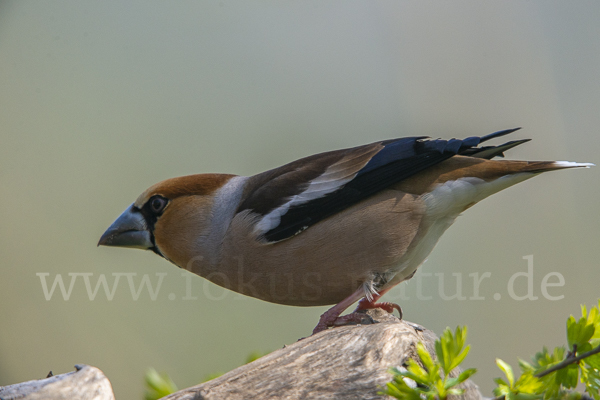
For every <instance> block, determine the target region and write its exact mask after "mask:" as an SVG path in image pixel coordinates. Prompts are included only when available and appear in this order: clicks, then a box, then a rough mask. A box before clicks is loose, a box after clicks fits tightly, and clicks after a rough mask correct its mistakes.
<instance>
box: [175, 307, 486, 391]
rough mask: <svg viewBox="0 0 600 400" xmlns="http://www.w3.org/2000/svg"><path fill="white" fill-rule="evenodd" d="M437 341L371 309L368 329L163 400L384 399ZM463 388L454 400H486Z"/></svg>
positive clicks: (333, 334) (301, 344)
mask: <svg viewBox="0 0 600 400" xmlns="http://www.w3.org/2000/svg"><path fill="white" fill-rule="evenodd" d="M365 323H366V324H365ZM435 340H436V337H435V335H434V334H433V333H432V332H431V331H428V330H426V329H424V328H422V327H420V326H418V325H416V324H412V323H410V322H406V321H400V320H398V319H397V318H396V317H393V316H391V315H390V314H388V313H387V312H385V311H383V310H379V309H376V310H368V311H367V312H366V313H365V319H364V320H363V325H360V326H342V327H337V328H334V329H329V330H327V331H324V332H320V333H318V334H316V335H313V336H310V337H307V338H304V339H302V340H300V341H298V342H296V343H294V344H291V345H289V346H285V347H284V348H282V349H279V350H277V351H275V352H273V353H271V354H268V355H266V356H264V357H262V358H260V359H258V360H256V361H254V362H252V363H250V364H246V365H244V366H241V367H239V368H237V369H234V370H233V371H230V372H228V373H227V374H225V375H223V376H221V377H219V378H216V379H213V380H211V381H209V382H205V383H203V384H200V385H197V386H193V387H191V388H188V389H184V390H181V391H179V392H177V393H174V394H171V395H169V396H167V397H164V398H163V400H217V399H227V400H236V399H245V400H251V399H256V400H258V399H260V400H267V399H308V398H310V399H356V400H359V399H360V400H366V399H383V398H385V396H381V395H378V394H377V392H379V391H380V390H381V388H382V387H383V386H384V385H385V384H386V383H387V382H389V381H391V378H392V375H391V374H390V373H389V369H390V368H391V367H394V366H401V365H403V364H404V363H405V362H406V361H407V359H408V358H412V359H415V360H416V361H417V362H419V363H420V360H419V359H418V356H417V354H416V344H417V343H418V342H422V343H424V344H425V347H426V348H427V350H428V351H429V352H430V353H431V354H435V350H434V343H435ZM458 372H459V371H454V374H452V375H453V376H457V375H458ZM461 387H462V388H464V389H466V392H465V394H463V395H462V396H456V397H454V400H458V399H460V400H481V394H480V393H479V390H478V388H477V386H476V385H475V384H474V383H472V382H470V381H467V382H465V383H463V385H462V386H461Z"/></svg>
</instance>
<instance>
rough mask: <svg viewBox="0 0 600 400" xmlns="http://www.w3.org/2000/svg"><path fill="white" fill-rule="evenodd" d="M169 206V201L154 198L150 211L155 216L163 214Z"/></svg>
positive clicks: (151, 201)
mask: <svg viewBox="0 0 600 400" xmlns="http://www.w3.org/2000/svg"><path fill="white" fill-rule="evenodd" d="M166 205H167V199H165V198H164V197H161V196H154V197H152V198H151V199H150V209H151V210H152V212H154V213H155V214H158V213H160V212H162V211H163V210H164V209H165V206H166Z"/></svg>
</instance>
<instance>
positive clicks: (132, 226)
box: [98, 204, 154, 249]
mask: <svg viewBox="0 0 600 400" xmlns="http://www.w3.org/2000/svg"><path fill="white" fill-rule="evenodd" d="M98 246H119V247H133V248H136V249H149V248H151V247H153V246H154V245H153V244H152V240H151V239H150V232H148V228H147V225H146V221H145V220H144V216H143V215H142V213H141V212H139V210H137V209H135V208H134V207H133V204H132V205H131V206H130V207H129V208H128V209H127V210H125V211H124V212H123V214H121V215H120V216H119V218H117V220H116V221H115V222H113V223H112V225H111V226H110V227H109V228H108V229H107V230H106V232H104V235H102V237H101V238H100V241H99V242H98Z"/></svg>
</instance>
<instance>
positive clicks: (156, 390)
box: [144, 351, 269, 400]
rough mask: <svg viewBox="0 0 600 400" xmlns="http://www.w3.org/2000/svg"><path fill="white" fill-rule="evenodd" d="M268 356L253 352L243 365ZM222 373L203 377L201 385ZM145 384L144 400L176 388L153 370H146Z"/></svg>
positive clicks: (157, 396) (167, 377)
mask: <svg viewBox="0 0 600 400" xmlns="http://www.w3.org/2000/svg"><path fill="white" fill-rule="evenodd" d="M267 354H269V352H268V351H267V352H260V351H253V352H252V353H250V354H248V356H247V357H246V362H244V364H249V363H251V362H252V361H256V360H258V359H259V358H261V357H262V356H265V355H267ZM223 374H224V372H213V373H211V374H208V375H206V376H205V377H204V379H203V380H202V382H201V383H204V382H208V381H210V380H213V379H215V378H218V377H219V376H221V375H223ZM144 380H145V382H146V392H145V393H144V399H145V400H157V399H160V398H161V397H164V396H167V395H169V394H171V393H175V392H176V391H177V386H176V385H175V383H174V382H173V381H172V380H171V378H170V377H169V375H168V374H159V373H158V372H156V370H155V369H154V368H150V369H148V371H146V375H145V376H144Z"/></svg>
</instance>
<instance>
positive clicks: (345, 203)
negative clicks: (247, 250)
mask: <svg viewBox="0 0 600 400" xmlns="http://www.w3.org/2000/svg"><path fill="white" fill-rule="evenodd" d="M518 129H520V128H516V129H510V130H505V131H499V132H495V133H492V134H490V135H487V136H483V137H477V136H473V137H469V138H466V139H463V140H459V139H451V140H442V139H437V140H431V139H428V138H426V137H407V138H401V139H392V140H387V141H383V142H378V143H373V144H371V145H366V146H361V147H357V148H353V149H347V150H338V151H335V152H329V153H323V154H319V155H315V156H311V157H307V158H305V159H301V160H298V161H296V162H294V163H291V164H288V165H286V166H283V167H281V168H277V169H275V170H272V171H267V172H265V173H263V174H261V175H258V176H257V177H256V178H257V180H258V181H259V183H258V185H257V186H256V187H255V188H254V189H253V191H252V193H249V194H248V196H247V197H246V201H244V203H243V204H242V205H241V206H240V207H239V208H238V212H241V211H243V210H246V209H249V210H250V211H252V212H254V213H257V214H260V215H262V216H263V219H264V222H265V223H264V224H262V225H260V227H261V228H263V229H262V230H263V232H262V233H263V234H264V238H265V239H266V240H267V241H269V242H277V241H280V240H284V239H287V238H290V237H292V236H294V235H296V234H298V233H300V232H302V231H304V230H305V229H307V228H308V227H310V226H311V225H314V224H316V223H317V222H319V221H321V220H323V219H325V218H327V217H329V216H331V215H333V214H336V213H338V212H340V211H342V210H344V209H346V208H348V207H350V206H352V205H354V204H356V203H358V202H360V201H361V200H364V199H366V198H367V197H369V196H372V195H373V194H375V193H377V192H379V191H381V190H383V189H385V188H387V187H389V186H390V185H393V184H395V183H398V182H400V181H402V180H403V179H406V178H408V177H410V176H412V175H414V174H416V173H418V172H420V171H423V170H424V169H426V168H429V167H431V166H433V165H436V164H438V163H440V162H442V161H444V160H446V159H448V158H450V157H452V156H455V155H465V156H470V157H479V158H488V159H489V158H492V157H494V156H501V155H502V152H503V151H505V150H507V149H509V148H511V147H514V146H516V145H518V144H521V143H523V142H524V141H526V140H523V141H513V142H508V143H505V144H503V145H500V146H486V147H480V148H478V147H477V146H478V145H479V144H480V143H482V142H485V141H487V140H490V139H493V138H496V137H500V136H504V135H507V134H509V133H511V132H514V131H516V130H518ZM335 166H339V168H337V169H335V170H333V169H332V168H333V167H335ZM334 172H335V173H334ZM327 174H329V175H331V178H332V179H323V177H324V176H325V175H327ZM336 179H337V180H336ZM261 181H262V182H261ZM336 184H338V185H337V186H336ZM311 185H312V186H311ZM303 196H304V197H303Z"/></svg>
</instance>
